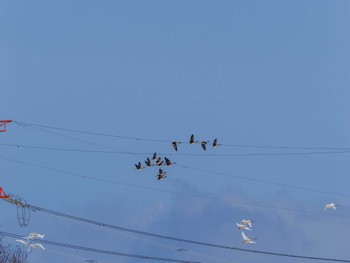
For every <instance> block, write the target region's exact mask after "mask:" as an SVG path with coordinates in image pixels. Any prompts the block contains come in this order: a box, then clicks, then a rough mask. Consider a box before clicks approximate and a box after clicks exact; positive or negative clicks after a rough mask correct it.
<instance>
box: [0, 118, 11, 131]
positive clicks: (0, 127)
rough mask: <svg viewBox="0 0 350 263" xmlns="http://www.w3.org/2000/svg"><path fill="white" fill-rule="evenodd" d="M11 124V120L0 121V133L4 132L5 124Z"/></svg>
mask: <svg viewBox="0 0 350 263" xmlns="http://www.w3.org/2000/svg"><path fill="white" fill-rule="evenodd" d="M10 122H12V121H11V120H0V132H6V124H7V123H10Z"/></svg>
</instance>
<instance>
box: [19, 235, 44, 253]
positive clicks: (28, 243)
mask: <svg viewBox="0 0 350 263" xmlns="http://www.w3.org/2000/svg"><path fill="white" fill-rule="evenodd" d="M44 236H45V235H42V234H38V233H35V232H34V233H30V234H29V235H28V236H27V237H22V239H16V241H17V242H20V243H22V244H23V245H24V246H28V247H29V248H28V252H30V251H31V249H32V248H36V247H40V248H41V249H42V250H45V248H44V246H43V245H42V244H39V243H34V242H33V239H37V238H41V239H43V238H44Z"/></svg>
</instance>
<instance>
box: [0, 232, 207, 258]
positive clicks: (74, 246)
mask: <svg viewBox="0 0 350 263" xmlns="http://www.w3.org/2000/svg"><path fill="white" fill-rule="evenodd" d="M0 235H2V236H6V237H12V238H22V236H20V235H17V234H13V233H8V232H3V231H0ZM40 243H43V244H47V245H51V246H58V247H65V248H70V249H75V250H85V251H89V252H95V253H99V254H105V255H113V256H121V257H131V258H138V259H148V260H157V261H165V262H177V263H200V262H199V261H189V260H180V259H171V258H161V257H151V256H144V255H136V254H129V253H123V252H117V251H110V250H103V249H97V248H90V247H83V246H78V245H72V244H67V243H60V242H55V241H49V240H46V239H40Z"/></svg>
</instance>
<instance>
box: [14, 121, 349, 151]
mask: <svg viewBox="0 0 350 263" xmlns="http://www.w3.org/2000/svg"><path fill="white" fill-rule="evenodd" d="M12 122H13V123H15V124H17V125H19V126H22V127H30V126H34V127H41V128H46V129H54V130H61V131H66V132H73V133H81V134H88V135H95V136H103V137H112V138H119V139H126V140H135V141H150V142H163V143H171V142H173V141H174V140H164V139H151V138H142V137H131V136H123V135H115V134H108V133H101V132H90V131H84V130H75V129H68V128H60V127H55V126H48V125H42V124H34V123H28V122H19V121H12ZM181 143H185V142H181ZM220 145H221V146H228V147H239V148H253V149H289V150H340V151H350V147H306V146H301V147H298V146H273V145H253V144H227V143H221V144H220Z"/></svg>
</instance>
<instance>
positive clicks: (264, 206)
mask: <svg viewBox="0 0 350 263" xmlns="http://www.w3.org/2000/svg"><path fill="white" fill-rule="evenodd" d="M0 159H1V160H5V161H10V162H15V163H20V164H23V165H27V166H32V167H37V168H41V169H45V170H48V171H53V172H57V173H61V174H67V175H71V176H75V177H78V178H83V179H90V180H95V181H100V182H106V183H112V184H117V185H121V186H128V187H134V188H139V189H144V190H150V191H157V192H162V193H168V194H174V195H180V196H187V197H193V198H199V199H204V200H210V201H215V202H222V203H230V204H234V205H242V206H247V207H262V208H268V209H274V210H281V211H287V212H295V213H308V214H315V215H323V216H332V217H340V218H350V216H346V215H339V214H330V213H320V212H318V211H312V210H300V209H293V208H287V207H278V206H271V205H265V204H254V203H244V202H237V201H231V200H227V199H221V198H217V197H210V196H206V195H200V194H193V193H185V192H177V191H171V190H165V189H161V188H155V187H148V186H141V185H136V184H129V183H123V182H119V181H116V180H111V179H103V178H98V177H92V176H87V175H82V174H78V173H74V172H70V171H65V170H61V169H56V168H50V167H47V166H43V165H37V164H33V163H28V162H23V161H19V160H14V159H10V158H5V157H2V156H0ZM185 167H186V166H185ZM304 190H305V189H304Z"/></svg>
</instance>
